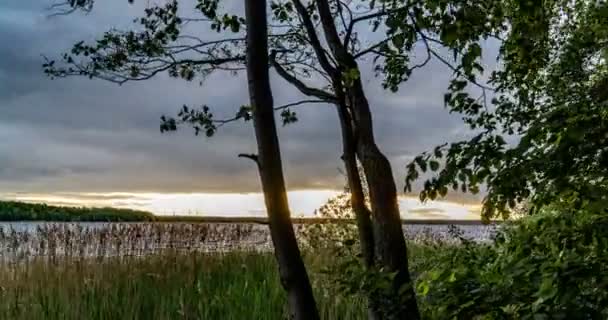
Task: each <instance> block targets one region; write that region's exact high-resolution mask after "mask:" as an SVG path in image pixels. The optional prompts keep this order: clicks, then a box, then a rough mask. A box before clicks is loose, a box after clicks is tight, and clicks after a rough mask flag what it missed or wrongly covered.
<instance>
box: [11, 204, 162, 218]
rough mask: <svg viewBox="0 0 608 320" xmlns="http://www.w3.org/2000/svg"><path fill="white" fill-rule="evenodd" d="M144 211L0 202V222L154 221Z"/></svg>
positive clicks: (150, 214) (151, 215)
mask: <svg viewBox="0 0 608 320" xmlns="http://www.w3.org/2000/svg"><path fill="white" fill-rule="evenodd" d="M155 219H156V218H155V216H154V215H153V214H152V213H150V212H146V211H138V210H130V209H117V208H85V207H80V208H77V207H59V206H50V205H47V204H39V203H26V202H17V201H0V221H57V222H63V221H65V222H69V221H89V222H98V221H99V222H102V221H103V222H131V221H154V220H155Z"/></svg>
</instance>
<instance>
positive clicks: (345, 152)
mask: <svg viewBox="0 0 608 320" xmlns="http://www.w3.org/2000/svg"><path fill="white" fill-rule="evenodd" d="M334 87H335V88H336V92H338V93H339V94H337V95H336V96H337V103H336V109H337V111H338V118H339V119H340V130H341V134H342V161H343V162H344V168H345V170H346V178H347V182H348V188H349V190H350V204H351V208H352V210H353V213H354V214H355V220H356V221H357V229H358V233H359V242H360V245H361V255H362V257H363V262H364V264H365V266H366V267H371V266H373V264H374V235H373V229H372V221H371V211H370V210H369V209H368V208H367V205H366V204H365V193H364V191H363V184H362V182H361V176H360V175H359V168H358V166H357V140H356V132H355V128H354V126H353V118H352V114H351V113H350V110H349V109H348V106H347V105H346V98H345V96H344V94H343V90H342V87H341V84H340V83H339V82H338V81H335V83H334Z"/></svg>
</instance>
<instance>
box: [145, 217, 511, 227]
mask: <svg viewBox="0 0 608 320" xmlns="http://www.w3.org/2000/svg"><path fill="white" fill-rule="evenodd" d="M291 221H292V222H293V223H294V224H327V223H355V222H356V221H355V220H354V219H336V218H321V217H309V218H303V217H294V218H291ZM154 222H173V223H181V222H192V223H226V224H230V223H253V224H268V218H266V217H220V216H156V219H155V221H154ZM401 223H402V224H424V225H450V224H453V225H484V223H483V221H481V220H474V219H401ZM499 223H501V221H491V222H490V223H489V224H499Z"/></svg>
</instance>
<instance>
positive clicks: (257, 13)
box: [45, 0, 319, 320]
mask: <svg viewBox="0 0 608 320" xmlns="http://www.w3.org/2000/svg"><path fill="white" fill-rule="evenodd" d="M68 5H69V6H70V7H74V6H75V5H80V6H84V5H86V2H85V1H79V2H78V3H77V2H75V1H71V2H70V3H69V4H68ZM91 5H92V2H91ZM90 8H91V7H90V6H89V7H86V9H90ZM67 12H68V13H69V12H71V11H67ZM176 12H177V3H176V2H175V3H173V4H169V5H168V6H167V7H165V8H156V10H151V11H147V14H148V17H150V16H152V15H156V17H157V18H159V19H161V20H163V22H164V23H165V24H166V26H167V27H168V28H167V30H165V31H164V32H163V31H160V32H159V33H157V34H156V36H155V38H154V40H153V39H150V38H147V39H142V38H141V37H140V38H139V40H143V42H145V44H143V47H141V48H139V49H142V50H144V51H145V53H144V54H145V55H147V56H145V55H144V56H140V58H141V59H143V60H139V63H141V62H143V61H144V60H145V61H147V62H150V60H147V59H148V58H149V59H152V60H154V59H153V58H152V56H154V51H155V50H160V49H159V47H155V46H156V45H159V44H162V43H165V42H166V39H167V38H165V37H175V34H174V33H172V32H177V31H176V29H173V28H174V27H175V25H176V24H179V18H178V17H177V16H176V15H175V14H176ZM157 22H158V21H157ZM148 23H149V24H148ZM228 23H231V22H228ZM240 23H245V24H246V25H247V33H246V37H245V44H246V50H245V54H244V57H245V61H246V63H245V65H246V69H247V78H248V84H249V96H250V107H248V108H247V110H248V111H247V115H246V116H247V117H248V118H250V119H252V120H253V125H254V128H255V135H256V140H257V145H258V154H257V155H252V154H240V155H239V156H240V157H245V158H249V159H251V160H253V161H254V162H255V163H256V164H257V166H258V171H259V174H260V178H261V183H262V189H263V192H264V200H265V203H266V209H267V214H268V221H269V228H270V234H271V238H272V242H273V245H274V249H275V257H276V259H277V261H278V265H279V274H280V277H281V284H282V285H283V287H284V289H285V291H287V297H288V305H289V310H290V312H289V313H290V317H289V318H290V319H300V320H304V319H306V320H309V319H312V320H314V319H319V314H318V311H317V307H316V303H315V300H314V296H313V293H312V288H311V285H310V280H309V278H308V274H307V272H306V268H305V266H304V262H303V261H302V257H301V254H300V250H299V248H298V243H297V240H296V237H295V232H294V229H293V224H292V222H291V217H290V210H289V204H288V200H287V192H286V187H285V179H284V177H283V168H282V162H281V151H280V147H279V140H278V136H277V130H276V124H275V119H274V108H273V106H274V102H273V97H272V91H271V88H270V79H269V74H268V59H267V57H268V31H267V13H266V1H265V0H246V1H245V18H244V19H242V20H239V22H238V25H240ZM142 24H147V26H148V27H150V28H151V29H155V27H154V26H155V22H151V21H146V20H145V19H142ZM233 28H235V27H233ZM236 28H238V27H236ZM165 32H167V33H165ZM127 37H128V41H133V40H134V39H135V38H133V37H136V36H135V35H134V33H129V34H128V36H127ZM119 43H120V40H119V38H116V37H112V36H111V35H109V34H106V37H104V39H103V40H101V41H100V42H99V43H98V44H99V45H100V46H105V45H108V44H109V45H111V46H112V45H117V46H118V45H119ZM220 43H221V41H220ZM130 45H133V42H130ZM131 49H133V48H131ZM174 49H175V51H173V52H172V54H179V53H180V50H181V49H176V48H174ZM78 50H83V51H82V53H83V54H84V55H85V56H88V55H89V54H90V53H93V52H91V49H90V48H86V46H85V47H83V46H82V43H79V44H77V45H76V46H75V51H78ZM193 50H196V49H193ZM186 51H187V50H186ZM65 57H66V59H68V60H69V59H71V58H69V57H68V56H67V55H66V56H65ZM98 58H99V57H98ZM123 59H129V58H128V57H127V55H125V53H123V52H120V50H118V51H117V52H115V53H114V55H113V56H111V57H110V59H106V60H105V61H103V62H101V61H100V59H96V58H93V59H92V61H93V62H92V63H93V64H98V63H100V62H101V63H103V64H105V67H106V68H108V69H112V68H115V67H117V66H120V65H121V64H123V63H124V60H123ZM237 59H239V60H240V59H241V56H239V57H237V58H227V59H224V60H221V59H220V60H221V61H217V60H216V61H214V60H213V59H209V60H207V61H206V62H200V61H199V63H200V65H204V64H209V65H211V66H216V65H220V64H222V63H226V62H230V61H236V60H237ZM102 60H103V59H102ZM151 63H155V62H151ZM182 63H185V64H187V65H189V66H192V65H193V64H195V63H194V62H183V61H182ZM52 64H53V63H52V62H49V63H48V64H47V65H45V67H48V68H52ZM172 66H173V67H176V66H177V65H172ZM171 71H174V72H175V71H176V70H175V69H171ZM180 71H181V73H180V75H181V76H182V77H185V78H188V77H190V75H191V73H189V72H192V70H191V69H181V70H180ZM198 71H199V72H200V71H201V69H199V70H198ZM130 72H131V73H130V76H131V77H133V78H137V77H138V76H141V75H140V72H143V73H145V72H146V71H145V70H138V69H137V67H135V66H131V69H130ZM155 73H156V72H155V71H152V72H151V73H150V74H147V75H145V76H142V77H144V78H146V77H151V76H152V75H154V74H155ZM81 74H86V73H81ZM89 75H90V76H92V74H89ZM144 78H140V80H143V79H144ZM108 80H111V79H108ZM183 112H185V113H187V112H188V109H187V107H184V110H183ZM203 112H204V113H206V112H207V110H204V111H203ZM209 121H211V122H210V123H213V122H212V120H209ZM195 128H196V132H197V134H198V132H199V130H200V129H199V127H195ZM206 130H207V131H206V134H207V135H208V136H210V135H211V134H212V132H211V130H212V129H211V127H207V128H206Z"/></svg>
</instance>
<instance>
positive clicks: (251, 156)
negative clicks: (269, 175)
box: [238, 153, 260, 166]
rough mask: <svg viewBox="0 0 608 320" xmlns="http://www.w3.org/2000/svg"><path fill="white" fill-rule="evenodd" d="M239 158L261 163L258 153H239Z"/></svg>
mask: <svg viewBox="0 0 608 320" xmlns="http://www.w3.org/2000/svg"><path fill="white" fill-rule="evenodd" d="M238 157H239V158H247V159H249V160H251V161H253V162H255V163H256V164H257V165H258V166H259V165H260V159H259V157H258V155H257V154H253V153H251V154H248V153H240V154H239V155H238Z"/></svg>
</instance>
